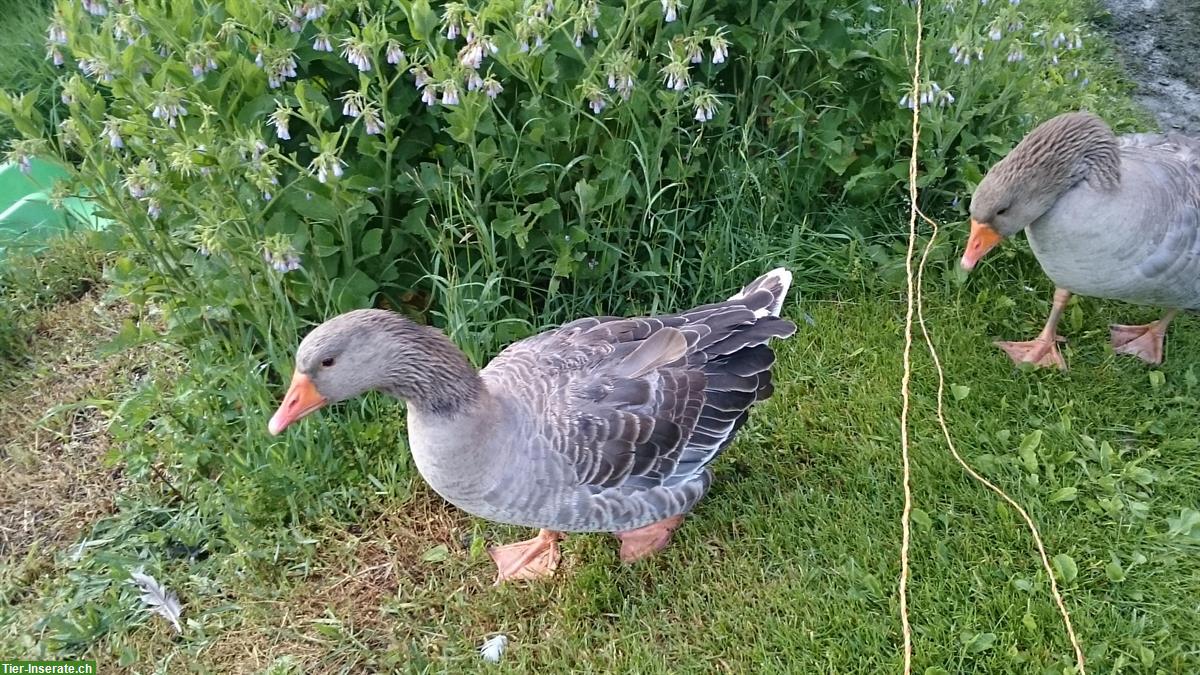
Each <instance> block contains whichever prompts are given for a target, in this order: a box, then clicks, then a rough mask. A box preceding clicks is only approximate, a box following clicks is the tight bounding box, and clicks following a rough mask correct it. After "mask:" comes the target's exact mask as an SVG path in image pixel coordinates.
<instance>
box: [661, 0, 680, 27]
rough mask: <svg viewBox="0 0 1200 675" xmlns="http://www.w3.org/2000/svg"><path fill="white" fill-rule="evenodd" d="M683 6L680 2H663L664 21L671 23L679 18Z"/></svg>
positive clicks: (663, 0)
mask: <svg viewBox="0 0 1200 675" xmlns="http://www.w3.org/2000/svg"><path fill="white" fill-rule="evenodd" d="M681 6H682V5H681V4H680V2H679V0H662V8H663V20H664V21H666V22H667V23H671V22H672V21H674V20H675V19H677V18H679V9H680V7H681Z"/></svg>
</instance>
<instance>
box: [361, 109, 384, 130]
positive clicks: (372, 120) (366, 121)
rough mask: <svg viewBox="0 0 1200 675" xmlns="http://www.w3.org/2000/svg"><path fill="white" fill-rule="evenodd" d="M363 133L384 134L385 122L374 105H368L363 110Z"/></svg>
mask: <svg viewBox="0 0 1200 675" xmlns="http://www.w3.org/2000/svg"><path fill="white" fill-rule="evenodd" d="M362 120H363V131H365V132H366V133H367V134H368V135H375V134H381V133H383V120H381V119H380V118H379V111H378V110H376V109H375V106H374V105H371V104H368V105H367V106H366V107H365V108H363V112H362Z"/></svg>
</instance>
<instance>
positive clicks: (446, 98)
mask: <svg viewBox="0 0 1200 675" xmlns="http://www.w3.org/2000/svg"><path fill="white" fill-rule="evenodd" d="M442 105H458V85H457V84H455V83H454V80H446V81H445V82H443V83H442Z"/></svg>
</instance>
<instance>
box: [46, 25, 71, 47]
mask: <svg viewBox="0 0 1200 675" xmlns="http://www.w3.org/2000/svg"><path fill="white" fill-rule="evenodd" d="M46 32H47V34H48V39H49V40H50V42H52V43H54V44H56V45H65V44H67V29H65V28H63V25H62V24H61V23H59V22H58V19H55V20H54V21H52V22H51V23H50V28H49V29H47V31H46Z"/></svg>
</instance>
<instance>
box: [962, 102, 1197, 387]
mask: <svg viewBox="0 0 1200 675" xmlns="http://www.w3.org/2000/svg"><path fill="white" fill-rule="evenodd" d="M1021 230H1025V233H1026V236H1027V237H1028V239H1029V245H1030V248H1032V249H1033V253H1034V255H1035V256H1037V259H1038V262H1039V263H1041V266H1042V269H1043V270H1045V272H1046V274H1047V275H1048V276H1049V277H1050V279H1051V280H1052V281H1053V282H1054V284H1055V286H1056V287H1057V288H1056V290H1055V293H1054V307H1053V310H1052V311H1051V313H1050V317H1049V319H1048V320H1047V322H1046V326H1045V328H1044V329H1043V330H1042V333H1041V334H1040V335H1039V336H1038V337H1037V338H1035V339H1033V340H1031V341H1028V342H999V343H997V344H998V345H999V346H1000V347H1002V348H1003V349H1004V350H1005V351H1007V352H1008V354H1009V356H1010V357H1011V358H1012V359H1013V360H1014V361H1015V362H1018V363H1019V362H1031V363H1036V364H1038V365H1042V366H1048V365H1056V366H1058V367H1059V368H1066V363H1065V362H1064V361H1063V359H1062V356H1061V355H1060V354H1059V352H1058V348H1057V342H1058V333H1057V325H1058V321H1059V318H1060V317H1061V316H1062V313H1063V310H1064V308H1065V306H1066V303H1067V300H1068V299H1069V298H1070V296H1071V293H1078V294H1081V295H1089V296H1093V297H1100V298H1108V299H1112V300H1123V301H1125V302H1131V303H1135V304H1139V305H1155V306H1160V307H1166V308H1167V311H1166V313H1165V314H1164V315H1163V316H1162V318H1161V319H1159V320H1158V321H1154V322H1152V323H1150V324H1147V325H1144V326H1125V325H1114V326H1112V343H1113V348H1114V349H1115V350H1116V351H1117V352H1118V353H1125V354H1132V355H1135V356H1137V357H1139V358H1141V359H1143V360H1144V361H1147V362H1149V363H1159V362H1161V361H1162V356H1163V338H1164V336H1165V334H1166V330H1167V325H1168V324H1169V323H1170V322H1171V320H1172V319H1173V318H1174V317H1175V316H1176V315H1177V314H1178V312H1179V311H1180V310H1196V309H1200V141H1198V140H1196V139H1192V138H1188V137H1186V136H1182V135H1179V134H1167V135H1160V134H1129V135H1124V136H1121V137H1119V138H1118V137H1117V136H1116V135H1114V134H1113V132H1112V130H1111V129H1109V127H1108V125H1107V124H1105V123H1104V121H1103V120H1101V119H1100V118H1098V117H1096V116H1094V115H1091V114H1089V113H1083V112H1075V113H1065V114H1063V115H1059V116H1057V117H1054V118H1052V119H1050V120H1048V121H1046V122H1044V123H1042V124H1041V125H1039V126H1038V127H1037V128H1035V129H1034V130H1033V131H1032V132H1030V133H1029V135H1028V136H1026V137H1025V139H1024V140H1022V141H1021V142H1020V143H1019V144H1018V145H1017V146H1016V147H1015V148H1013V150H1012V152H1010V153H1009V154H1008V155H1007V156H1006V157H1005V158H1004V159H1002V160H1001V161H1000V162H998V163H997V164H996V165H995V166H994V167H992V170H991V171H989V172H988V174H987V176H986V177H984V179H983V181H982V182H981V183H980V184H979V187H978V189H976V191H975V194H974V195H973V197H972V199H971V237H970V240H969V241H968V242H967V250H966V252H965V253H964V255H963V259H962V265H963V267H964V268H966V269H968V270H969V269H971V268H973V267H974V266H975V264H976V263H977V262H978V261H979V259H980V258H981V257H983V255H984V254H986V253H987V252H988V251H989V250H990V249H991V248H992V247H994V246H995V245H996V244H997V243H999V242H1000V240H1001V239H1003V238H1004V237H1008V236H1012V235H1014V234H1016V233H1017V232H1020V231H1021Z"/></svg>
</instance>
